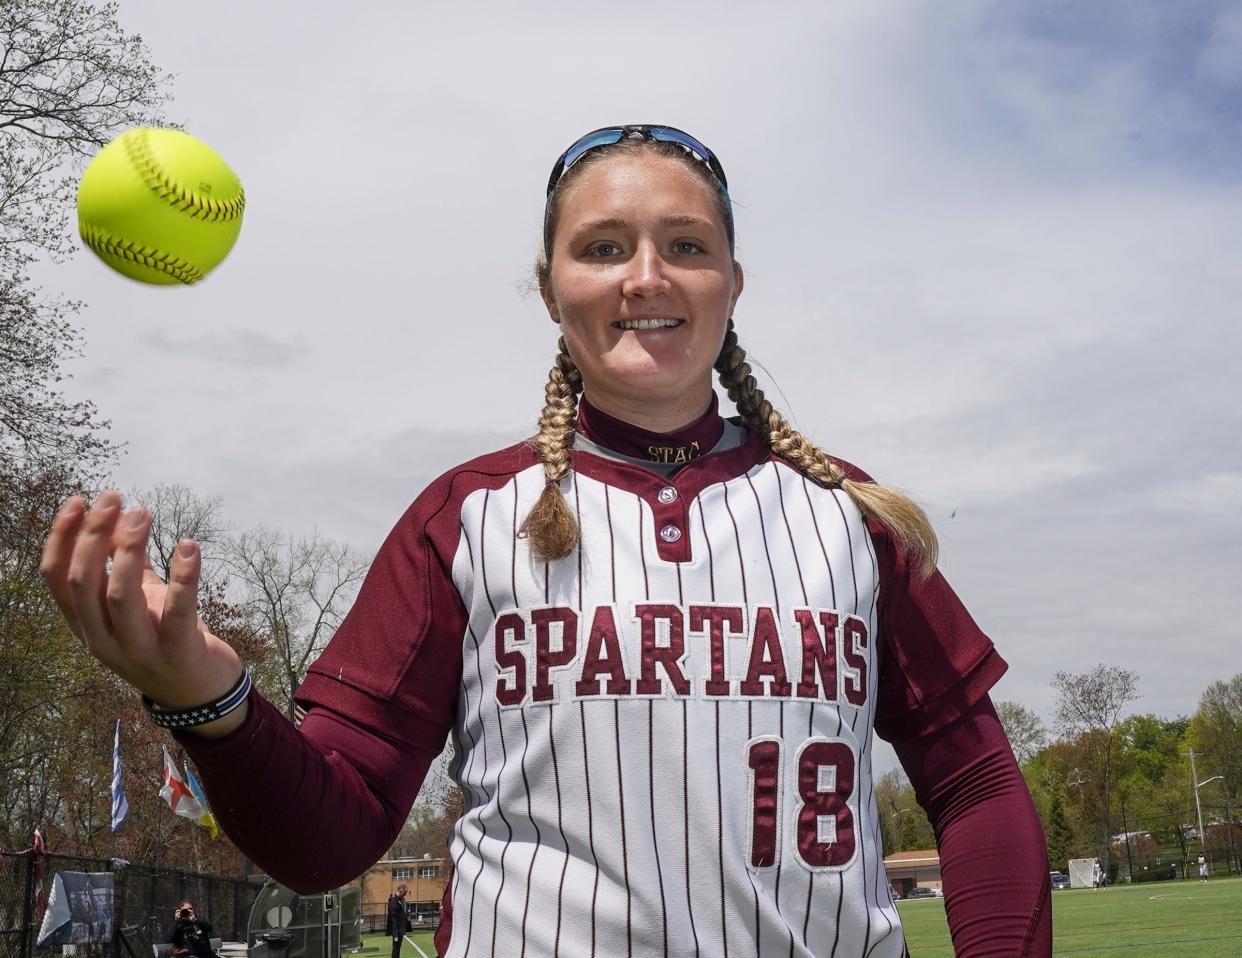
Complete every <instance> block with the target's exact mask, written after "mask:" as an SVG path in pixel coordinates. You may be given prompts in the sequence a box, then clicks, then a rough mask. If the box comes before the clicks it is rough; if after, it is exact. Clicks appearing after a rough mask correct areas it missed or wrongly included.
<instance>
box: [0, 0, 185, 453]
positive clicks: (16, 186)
mask: <svg viewBox="0 0 1242 958" xmlns="http://www.w3.org/2000/svg"><path fill="white" fill-rule="evenodd" d="M116 13H117V6H116V4H115V3H110V4H106V5H104V6H101V7H97V6H95V5H93V4H90V3H87V2H84V0H5V2H4V3H2V4H0V456H5V457H8V458H10V459H17V458H19V457H20V458H21V459H24V460H29V461H34V462H38V463H41V464H43V466H44V467H46V465H47V464H48V463H57V464H59V465H60V466H61V467H62V468H64V467H71V468H73V469H75V470H77V471H80V472H86V473H88V474H90V475H93V476H95V477H98V476H99V475H100V474H101V471H102V469H103V468H104V466H105V465H106V464H107V463H108V462H109V461H111V458H112V456H113V454H114V451H115V450H114V447H113V446H112V445H111V443H110V442H109V441H108V440H107V439H106V437H105V435H104V430H105V429H106V427H107V422H106V421H101V420H99V419H98V418H97V411H96V408H95V406H94V404H92V403H91V402H89V401H85V400H84V401H78V402H71V401H69V400H67V399H66V398H65V397H64V395H63V393H62V392H61V391H60V387H59V384H60V383H61V382H62V381H63V380H64V379H65V376H66V373H65V372H64V369H63V364H64V362H65V360H67V359H69V358H71V357H72V356H74V355H76V354H77V353H78V352H79V349H80V342H81V337H80V334H79V333H78V331H77V330H76V329H75V328H74V327H73V325H72V324H71V323H70V321H69V317H70V316H72V315H74V314H76V313H77V312H78V311H79V310H80V309H81V306H82V304H81V303H76V302H70V301H68V300H65V299H64V298H61V297H57V296H49V295H45V294H44V292H43V290H42V289H40V288H39V287H37V286H34V285H33V284H32V283H31V279H30V267H31V265H32V264H33V263H34V262H35V261H36V260H37V259H40V258H48V259H51V260H53V261H57V260H60V259H63V258H64V257H66V256H69V255H70V254H71V253H72V252H73V251H74V249H75V244H74V241H73V238H72V236H71V233H70V231H69V220H70V214H71V213H72V210H73V200H74V189H75V186H76V182H77V175H78V173H79V172H80V170H81V168H82V166H83V163H84V161H85V159H86V158H87V157H89V156H91V155H92V154H93V153H94V152H95V151H96V150H97V149H98V148H99V147H100V146H102V145H103V144H104V143H106V142H107V141H108V140H110V139H111V138H112V137H114V136H115V135H117V134H118V133H120V132H121V131H122V130H124V129H125V128H127V127H130V126H134V125H136V124H140V123H154V122H160V121H161V119H162V108H163V104H164V101H165V97H166V94H165V92H164V90H165V88H166V86H167V79H168V78H167V77H166V76H165V75H164V74H162V73H161V72H160V71H159V70H158V69H157V68H156V67H154V66H153V65H152V64H151V62H150V60H149V59H148V57H147V51H146V48H145V46H144V45H143V42H142V38H141V37H139V36H137V35H130V34H127V33H125V31H124V30H123V29H122V28H121V26H120V25H119V24H118V23H117V20H116Z"/></svg>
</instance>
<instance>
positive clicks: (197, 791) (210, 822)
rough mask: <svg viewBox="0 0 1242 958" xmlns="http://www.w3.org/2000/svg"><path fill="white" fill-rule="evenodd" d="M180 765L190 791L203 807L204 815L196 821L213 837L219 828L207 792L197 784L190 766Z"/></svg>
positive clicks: (218, 832)
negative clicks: (208, 802) (208, 801)
mask: <svg viewBox="0 0 1242 958" xmlns="http://www.w3.org/2000/svg"><path fill="white" fill-rule="evenodd" d="M181 767H182V768H183V769H184V770H185V783H186V784H187V785H189V786H190V791H191V792H192V793H193V795H194V797H195V798H196V799H197V800H198V804H199V805H201V806H202V807H203V815H204V816H205V817H204V818H200V819H199V822H198V823H199V824H200V825H203V826H205V827H206V828H207V829H208V830H210V831H211V837H212V838H215V837H216V836H217V835H219V834H220V829H219V826H218V825H217V824H216V816H215V815H213V814H212V813H211V806H210V805H208V804H207V793H206V792H204V791H203V786H201V785H200V784H198V779H197V778H195V777H194V773H193V772H191V771H190V766H189V765H182V766H181Z"/></svg>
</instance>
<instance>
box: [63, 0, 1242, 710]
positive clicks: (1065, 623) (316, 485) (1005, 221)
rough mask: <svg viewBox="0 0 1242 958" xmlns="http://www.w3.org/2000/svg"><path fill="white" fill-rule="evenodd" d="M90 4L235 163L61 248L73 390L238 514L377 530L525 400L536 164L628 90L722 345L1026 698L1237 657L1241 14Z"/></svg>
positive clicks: (187, 117)
mask: <svg viewBox="0 0 1242 958" xmlns="http://www.w3.org/2000/svg"><path fill="white" fill-rule="evenodd" d="M345 11H346V8H345V7H343V6H341V5H339V4H331V5H329V4H307V3H294V2H286V3H266V4H261V5H260V4H250V3H241V2H221V3H217V4H213V5H212V7H211V9H210V11H209V12H203V13H198V14H195V15H194V16H193V17H192V18H191V19H187V14H186V13H185V11H184V8H183V7H182V6H181V5H179V4H169V3H164V2H156V0H121V3H120V19H121V21H122V23H123V25H124V26H125V28H126V29H128V30H130V31H133V32H137V33H140V34H141V35H142V37H143V38H144V39H145V41H146V42H147V43H148V45H149V48H150V52H151V57H152V59H153V60H154V62H156V63H157V64H158V65H160V66H161V67H163V68H164V69H166V70H168V71H171V72H172V73H175V74H176V80H175V83H174V85H173V87H172V89H173V91H174V95H175V96H174V100H173V103H172V105H171V108H170V116H172V117H173V118H175V119H177V120H179V121H181V122H183V123H185V124H186V127H187V129H188V130H190V131H191V132H193V133H194V134H195V135H197V136H199V137H200V138H202V139H204V140H205V141H207V142H208V143H210V144H211V145H212V146H213V147H214V148H215V149H216V150H217V151H218V152H219V153H221V154H222V155H223V156H224V157H225V159H226V160H227V161H228V162H229V163H230V165H231V166H232V167H233V168H234V170H235V171H236V172H237V173H238V174H239V176H240V177H241V179H242V181H243V183H244V184H245V187H246V195H247V208H246V215H245V223H244V227H243V230H242V234H241V238H240V240H239V241H238V243H237V246H236V247H235V249H234V250H233V252H232V254H231V256H230V258H229V259H228V260H226V262H225V263H224V264H223V265H222V266H221V267H220V268H219V269H218V270H217V271H216V272H215V273H214V274H213V275H212V276H211V277H209V278H208V280H207V281H206V282H204V283H203V284H201V285H200V286H198V287H195V288H176V289H169V288H155V287H144V286H142V285H140V284H137V283H133V282H130V281H127V280H124V279H123V278H121V277H119V276H117V275H115V274H113V273H111V272H110V271H109V270H107V269H106V268H105V267H104V266H102V265H101V264H100V263H98V262H97V261H96V260H94V258H93V257H92V256H91V255H90V254H88V253H82V254H80V255H79V256H78V257H77V258H76V259H75V260H74V261H72V262H70V263H68V264H66V265H63V266H60V267H56V268H54V269H51V270H49V272H48V273H47V274H46V275H45V279H46V281H47V283H48V285H49V286H51V287H53V288H56V289H59V290H61V291H63V292H65V293H67V294H69V295H71V296H73V297H77V298H81V299H83V300H85V301H86V302H87V303H88V304H89V307H88V309H87V310H86V311H85V313H84V314H83V316H82V326H83V328H84V332H85V336H86V340H87V348H86V355H85V357H84V358H82V359H81V360H78V361H76V362H75V363H74V364H73V367H72V372H73V373H74V374H75V377H76V378H75V380H74V382H73V383H72V384H71V391H72V392H73V393H74V394H75V395H79V394H80V395H83V396H89V397H91V398H92V399H94V400H95V401H96V402H97V403H98V405H99V406H100V409H101V412H102V413H103V415H105V416H107V417H110V418H111V419H112V421H113V426H114V431H115V436H116V438H117V439H118V440H123V441H126V442H128V443H129V448H128V453H127V455H126V456H125V457H124V459H123V461H122V462H121V464H120V466H119V468H118V470H117V473H116V481H117V483H118V484H119V485H121V486H123V487H135V486H141V485H150V484H152V483H155V482H160V481H166V482H172V481H179V482H185V483H188V484H190V485H191V486H193V487H194V488H195V489H197V490H198V491H200V492H203V493H212V494H219V495H221V496H222V497H223V498H224V501H225V509H226V512H227V514H228V516H229V518H230V519H231V520H232V522H233V523H234V524H235V525H237V526H240V527H245V526H250V525H253V524H256V523H259V522H264V523H267V524H269V525H276V526H280V527H283V528H285V529H288V530H291V531H299V532H300V531H310V530H311V529H312V528H315V527H318V528H319V529H320V530H321V531H322V532H323V533H325V534H327V535H329V536H332V537H335V538H339V539H344V540H348V541H349V542H351V543H353V544H354V545H356V546H357V547H359V548H360V549H364V550H368V551H369V550H373V549H374V548H375V547H377V546H378V544H379V542H380V541H381V540H382V538H383V536H384V535H385V534H386V533H387V531H388V529H389V528H390V526H391V525H392V523H393V522H394V521H395V519H396V518H397V517H398V516H399V515H400V513H401V512H402V511H403V509H404V508H405V506H406V505H407V504H408V503H409V501H410V500H411V499H412V498H413V497H414V496H415V495H416V494H417V493H418V491H419V490H420V489H421V488H422V487H423V486H424V485H425V484H426V483H427V482H428V481H429V480H430V479H432V478H433V477H434V476H436V475H437V474H439V473H440V472H441V471H443V470H444V469H446V468H448V467H449V466H451V465H453V464H454V463H456V462H460V461H462V460H464V459H466V458H469V457H471V456H473V455H476V454H478V453H481V452H484V451H487V450H489V449H493V448H497V447H499V446H501V445H506V444H508V443H509V442H512V441H514V440H515V439H516V438H519V437H521V436H523V435H527V434H529V433H530V431H531V430H532V428H533V424H534V421H535V418H536V416H537V414H538V410H539V407H540V404H541V402H542V383H543V381H544V378H545V375H546V370H547V367H548V365H549V363H550V360H551V357H552V353H553V348H554V338H555V327H553V326H552V325H551V323H550V322H549V321H548V319H547V316H546V313H544V311H543V309H542V306H541V304H540V302H539V299H538V297H537V295H535V294H534V293H533V292H532V291H531V288H530V263H531V261H532V258H533V255H534V253H535V248H536V244H537V237H538V224H539V220H540V216H541V212H542V192H543V186H544V183H545V181H546V177H547V173H548V169H549V167H550V166H551V164H552V161H553V160H554V159H555V158H556V156H557V155H558V154H559V153H560V151H561V150H562V149H563V148H564V147H565V146H566V145H567V144H568V143H569V142H570V141H572V140H573V139H575V138H576V137H577V136H578V135H580V134H581V133H584V132H586V131H587V130H590V129H593V128H595V127H598V126H603V125H606V124H609V123H614V122H660V123H668V124H672V125H675V126H679V127H682V128H684V129H687V130H689V131H691V132H692V133H694V134H695V135H696V136H698V137H699V138H701V139H702V140H704V141H705V142H706V143H708V144H709V145H711V147H712V148H713V149H714V150H715V151H717V152H718V153H719V155H720V156H721V158H722V160H723V162H724V165H725V169H726V170H727V172H728V175H729V180H730V184H731V187H732V191H733V195H734V198H735V201H736V204H737V224H738V235H739V243H738V256H739V259H740V260H741V261H742V263H743V265H744V267H745V268H746V271H747V283H746V291H745V294H744V296H743V297H742V300H741V302H740V304H739V307H738V310H737V322H738V326H739V332H740V334H741V337H742V341H743V343H744V344H745V345H746V346H747V348H748V349H749V350H750V351H751V353H752V356H754V357H755V358H756V359H758V360H759V361H760V362H761V363H762V364H763V366H764V368H765V369H766V370H767V373H768V374H769V376H770V378H769V380H768V383H769V384H771V386H772V389H771V390H770V392H771V394H772V395H773V396H774V398H777V399H779V402H780V403H781V404H782V405H783V408H784V409H785V410H786V411H787V412H788V413H789V414H790V415H791V416H792V417H793V419H794V420H795V422H796V424H797V425H798V426H799V428H801V429H802V430H803V431H804V432H807V433H808V434H810V435H811V436H813V437H814V438H815V439H816V440H817V441H819V442H820V443H821V445H823V446H824V447H825V448H827V449H829V450H830V451H832V452H834V453H836V454H838V455H840V456H843V457H844V458H847V459H849V460H852V461H854V462H856V463H858V464H859V465H861V466H863V467H864V468H865V469H867V470H868V471H869V472H871V473H872V474H874V475H875V476H877V478H879V479H880V480H881V481H884V482H887V483H891V484H895V485H898V486H901V487H902V488H905V489H907V490H909V491H911V492H913V493H914V494H915V495H916V496H917V497H918V498H919V499H920V500H921V501H922V502H923V503H924V504H925V505H926V507H927V509H928V511H929V513H930V514H931V516H932V518H933V520H934V521H935V523H936V525H937V528H938V530H939V532H940V535H941V537H942V541H943V547H944V561H943V568H944V570H945V572H946V574H947V575H948V576H949V578H950V580H951V581H952V582H953V583H954V585H955V586H956V587H957V589H958V591H959V592H960V593H961V594H962V596H963V597H964V599H965V600H966V602H967V604H968V606H969V607H970V608H971V610H972V611H973V612H974V614H975V616H976V618H977V619H978V620H979V621H980V623H981V624H982V625H983V627H984V628H985V630H987V631H988V632H989V634H991V635H992V636H993V638H994V640H995V641H996V643H997V645H998V646H999V647H1000V649H1001V651H1002V653H1003V655H1004V656H1005V657H1006V658H1007V659H1008V661H1009V662H1010V664H1011V670H1010V672H1009V674H1008V675H1007V676H1006V677H1005V678H1004V679H1003V680H1002V681H1001V683H1000V685H999V687H998V688H997V690H996V691H995V693H994V695H995V696H996V697H997V698H1008V699H1016V700H1018V701H1020V702H1022V703H1024V704H1026V705H1027V706H1029V707H1031V708H1034V709H1035V710H1037V711H1038V712H1040V713H1041V714H1042V715H1044V716H1045V718H1050V717H1051V713H1052V706H1053V701H1054V697H1053V694H1052V691H1051V689H1050V686H1049V682H1050V680H1051V678H1052V674H1053V672H1054V671H1056V670H1057V669H1068V670H1071V671H1081V670H1084V669H1087V668H1089V667H1091V666H1092V665H1094V664H1095V663H1097V662H1108V663H1115V664H1118V665H1124V666H1128V667H1131V668H1134V669H1136V670H1137V671H1138V673H1139V675H1140V689H1141V692H1142V698H1141V700H1140V701H1139V702H1138V703H1137V706H1136V707H1137V708H1138V709H1139V710H1142V711H1151V712H1156V713H1159V714H1162V715H1168V716H1172V715H1176V714H1179V713H1189V712H1191V711H1193V710H1194V708H1195V705H1196V702H1197V700H1198V697H1199V695H1200V693H1201V692H1202V691H1203V689H1204V687H1205V686H1206V685H1207V684H1208V683H1209V682H1211V681H1213V680H1215V679H1218V678H1222V677H1227V676H1229V675H1231V674H1233V673H1235V672H1237V671H1239V670H1240V669H1242V651H1240V650H1242V643H1240V642H1239V639H1240V638H1242V636H1240V635H1239V623H1240V622H1242V588H1240V587H1239V584H1238V581H1237V580H1238V578H1239V575H1240V573H1242V561H1240V560H1242V545H1240V542H1242V519H1240V518H1239V517H1240V516H1242V451H1240V448H1239V447H1240V444H1239V435H1240V433H1242V414H1240V413H1239V399H1240V398H1242V397H1240V395H1239V394H1240V392H1242V390H1240V388H1239V375H1238V372H1237V364H1238V362H1239V356H1240V353H1242V350H1240V348H1239V347H1242V333H1240V332H1239V323H1238V319H1239V304H1240V303H1242V255H1239V254H1240V252H1242V170H1240V167H1239V159H1238V157H1239V156H1242V13H1240V12H1239V9H1238V7H1237V5H1236V4H1233V5H1230V4H1228V3H1224V2H1221V3H1211V2H1170V0H1149V2H1122V0H1116V2H1100V3H1094V4H1089V5H1088V4H1076V3H1070V2H1053V3H1048V2H1039V3H1036V2H1019V3H1014V2H1005V3H1002V2H984V0H961V2H957V3H953V4H940V3H932V2H913V3H911V2H903V3H890V2H874V0H872V2H866V3H864V2H849V3H846V2H839V3H830V4H829V3H821V2H814V3H773V4H756V3H741V2H722V0H717V2H714V3H711V4H707V3H682V4H670V3H667V2H659V3H654V2H647V0H631V2H629V3H626V4H607V5H600V4H580V3H568V2H547V3H528V4H513V3H507V4H502V3H471V2H456V3H453V4H448V3H437V4H432V3H421V4H398V3H384V4H366V5H364V4H357V5H351V6H350V7H349V10H348V13H346V12H345Z"/></svg>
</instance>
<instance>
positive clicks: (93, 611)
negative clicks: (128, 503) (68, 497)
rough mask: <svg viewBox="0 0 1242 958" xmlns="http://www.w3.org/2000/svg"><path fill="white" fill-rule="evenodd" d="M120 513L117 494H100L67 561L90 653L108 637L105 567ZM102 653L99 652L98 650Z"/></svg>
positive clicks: (70, 587)
mask: <svg viewBox="0 0 1242 958" xmlns="http://www.w3.org/2000/svg"><path fill="white" fill-rule="evenodd" d="M120 514H121V496H120V493H118V492H114V491H113V490H111V489H109V490H107V491H106V492H101V493H100V494H99V498H97V499H96V500H95V505H94V506H92V507H91V508H90V510H89V511H88V512H87V513H86V518H85V519H84V520H83V521H82V527H81V531H80V532H79V533H78V541H77V544H76V545H75V546H74V548H73V556H72V557H71V558H70V560H69V592H70V595H71V596H72V599H73V605H74V608H75V609H76V610H77V614H78V618H79V620H80V621H81V623H82V632H83V635H84V636H85V638H86V641H87V644H89V645H90V646H91V651H92V652H95V653H96V654H98V650H97V649H96V643H103V642H106V640H107V639H108V638H110V633H111V623H110V622H109V619H108V613H107V609H106V608H105V605H104V601H103V600H104V587H105V585H106V582H107V575H106V574H105V572H104V565H105V563H106V562H107V561H108V554H109V553H110V552H111V551H112V531H113V529H114V528H115V526H116V521H117V518H118V517H119V516H120ZM101 650H102V649H101Z"/></svg>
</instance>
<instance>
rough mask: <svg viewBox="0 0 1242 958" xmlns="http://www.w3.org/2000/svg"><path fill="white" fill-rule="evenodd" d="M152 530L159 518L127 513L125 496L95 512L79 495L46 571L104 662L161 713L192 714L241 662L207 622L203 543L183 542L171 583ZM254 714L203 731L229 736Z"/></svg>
mask: <svg viewBox="0 0 1242 958" xmlns="http://www.w3.org/2000/svg"><path fill="white" fill-rule="evenodd" d="M150 530H151V515H150V513H149V512H147V510H146V509H144V508H143V507H142V506H134V507H133V508H131V509H129V510H128V511H127V512H125V513H124V514H122V511H121V496H120V493H118V492H115V491H112V490H108V491H106V492H102V493H100V494H99V496H98V498H97V499H96V500H95V503H94V505H93V506H91V507H90V508H89V509H88V508H87V503H86V500H85V499H82V498H81V497H79V496H74V497H73V498H71V499H70V500H69V501H68V502H66V503H65V505H64V506H63V507H62V508H61V511H60V512H59V513H58V514H57V516H56V519H55V521H54V522H53V523H52V531H51V533H50V535H49V536H48V539H47V544H46V545H45V546H44V549H43V561H42V564H41V565H40V572H41V573H42V574H43V578H44V580H45V581H46V582H47V585H48V588H49V589H50V590H51V592H52V596H53V597H54V598H55V600H56V603H57V605H59V606H60V609H61V612H63V613H64V616H65V620H66V621H67V622H68V624H69V628H70V629H71V630H72V632H73V634H74V635H75V636H76V637H77V638H78V640H79V641H81V642H82V643H83V644H85V646H86V647H87V649H88V650H89V651H90V653H91V654H92V655H94V656H95V658H97V659H99V661H100V662H102V663H103V664H104V665H105V666H107V667H108V668H109V669H111V670H112V671H113V672H115V673H116V674H117V675H118V676H120V677H121V678H122V679H124V680H125V681H126V682H128V683H129V684H130V685H132V686H133V687H134V688H136V689H138V690H139V691H140V692H142V693H143V694H145V695H146V696H148V697H149V698H150V699H152V700H153V701H154V702H155V703H156V704H157V705H159V706H161V707H163V708H169V709H183V708H192V707H194V706H198V705H203V704H205V703H207V702H211V701H214V700H215V699H218V698H219V697H220V696H222V695H224V694H225V693H226V692H228V691H229V689H231V688H232V687H233V685H234V683H235V682H236V681H237V679H238V677H239V676H240V675H241V670H242V667H241V661H240V660H239V659H238V657H237V653H236V652H235V651H233V649H232V648H231V647H230V646H229V645H228V644H227V643H226V642H224V641H223V640H221V639H219V638H218V637H216V636H215V635H212V633H211V632H210V631H208V629H207V627H206V626H205V625H204V624H203V621H202V619H200V618H199V617H198V579H199V572H200V569H201V563H202V556H201V554H200V552H199V548H198V544H197V543H196V542H194V540H192V539H183V540H181V542H180V543H178V545H177V550H176V554H175V555H174V557H173V561H172V565H171V568H170V572H169V581H168V582H167V583H165V582H164V581H163V580H161V579H160V577H159V576H158V575H157V574H156V572H155V570H154V569H152V568H151V563H150V560H149V559H148V558H147V537H148V535H149V534H150ZM109 557H111V558H112V568H111V571H108V569H107V561H108V558H109ZM245 714H246V706H245V705H243V706H242V707H241V708H238V709H236V710H234V711H233V712H230V713H229V714H228V715H226V716H225V717H224V718H222V719H217V720H216V721H215V722H212V723H210V724H209V725H203V726H198V727H196V728H195V730H194V731H195V732H196V733H200V734H204V735H222V734H224V733H225V732H227V731H230V730H231V729H233V728H235V727H237V726H238V725H240V724H241V721H242V719H244V718H245Z"/></svg>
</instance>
